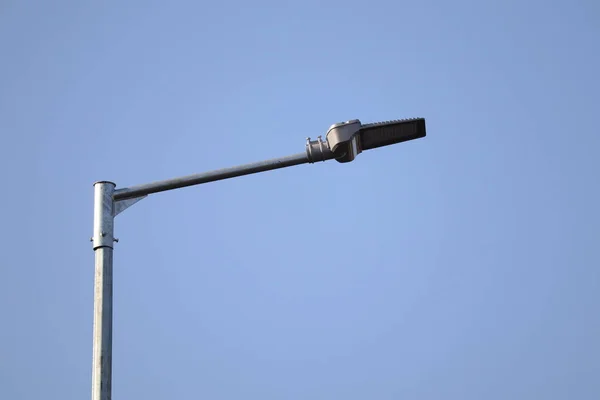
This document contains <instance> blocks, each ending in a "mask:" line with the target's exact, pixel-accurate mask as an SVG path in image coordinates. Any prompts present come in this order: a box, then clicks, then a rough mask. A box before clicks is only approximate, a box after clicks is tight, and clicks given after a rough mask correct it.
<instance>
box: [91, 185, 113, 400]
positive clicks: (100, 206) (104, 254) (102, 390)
mask: <svg viewBox="0 0 600 400" xmlns="http://www.w3.org/2000/svg"><path fill="white" fill-rule="evenodd" d="M114 190H115V184H114V183H112V182H97V183H96V184H95V185H94V235H93V237H92V242H93V246H94V253H95V259H96V268H95V274H94V328H93V335H94V338H93V343H94V344H93V356H92V400H110V399H111V386H112V376H111V375H112V299H113V242H114V224H113V222H114V201H113V196H112V195H113V192H114Z"/></svg>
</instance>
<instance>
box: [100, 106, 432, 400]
mask: <svg viewBox="0 0 600 400" xmlns="http://www.w3.org/2000/svg"><path fill="white" fill-rule="evenodd" d="M424 136H425V119H423V118H413V119H407V120H397V121H389V122H381V123H375V124H365V125H363V124H361V123H360V121H359V120H352V121H347V122H342V123H339V124H334V125H332V126H331V127H330V128H329V130H328V131H327V135H326V140H325V141H324V140H322V139H321V136H319V137H318V139H317V140H311V139H310V138H307V140H306V151H305V152H304V153H299V154H294V155H291V156H287V157H282V158H276V159H272V160H267V161H261V162H257V163H252V164H245V165H241V166H238V167H232V168H224V169H219V170H215V171H211V172H204V173H200V174H194V175H188V176H184V177H179V178H174V179H168V180H164V181H158V182H153V183H147V184H142V185H138V186H132V187H129V188H123V189H115V184H114V183H112V182H108V181H100V182H96V183H95V184H94V227H93V236H92V243H93V249H94V253H95V263H96V266H95V274H94V328H93V357H92V400H111V395H112V314H113V312H112V304H113V246H114V243H115V242H117V241H118V239H116V238H115V237H114V219H115V217H116V216H117V215H118V214H119V213H121V212H123V211H124V210H125V209H127V208H129V207H131V206H132V205H133V204H135V203H137V202H138V201H140V200H142V199H143V198H145V197H146V196H148V195H149V194H152V193H158V192H164V191H167V190H173V189H179V188H183V187H187V186H193V185H199V184H202V183H208V182H213V181H218V180H223V179H228V178H234V177H237V176H243V175H249V174H255V173H259V172H264V171H270V170H274V169H279V168H286V167H291V166H294V165H300V164H306V163H315V162H319V161H326V160H331V159H335V160H337V161H339V162H341V163H345V162H349V161H352V160H354V158H355V157H356V156H357V155H358V154H360V153H361V152H362V151H363V150H369V149H373V148H377V147H381V146H388V145H390V144H394V143H400V142H404V141H408V140H413V139H418V138H421V137H424Z"/></svg>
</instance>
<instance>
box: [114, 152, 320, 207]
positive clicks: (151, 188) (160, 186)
mask: <svg viewBox="0 0 600 400" xmlns="http://www.w3.org/2000/svg"><path fill="white" fill-rule="evenodd" d="M308 162H309V159H308V157H307V155H306V153H299V154H294V155H291V156H287V157H282V158H275V159H272V160H267V161H260V162H257V163H252V164H245V165H240V166H237V167H232V168H223V169H218V170H215V171H210V172H204V173H200V174H194V175H188V176H184V177H181V178H174V179H167V180H164V181H158V182H153V183H147V184H145V185H138V186H132V187H130V188H124V189H118V190H116V191H115V193H114V195H113V197H114V199H115V200H125V199H131V198H134V197H139V196H145V195H148V194H151V193H158V192H164V191H166V190H172V189H179V188H183V187H187V186H193V185H199V184H201V183H208V182H214V181H219V180H222V179H228V178H234V177H236V176H243V175H249V174H255V173H257V172H263V171H270V170H273V169H278V168H285V167H291V166H294V165H299V164H306V163H308Z"/></svg>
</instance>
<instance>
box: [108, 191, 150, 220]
mask: <svg viewBox="0 0 600 400" xmlns="http://www.w3.org/2000/svg"><path fill="white" fill-rule="evenodd" d="M145 198H146V196H140V197H134V198H132V199H126V200H119V201H115V209H114V212H113V214H114V216H115V217H116V216H117V215H119V214H121V213H122V212H123V211H125V210H127V209H128V208H129V207H131V206H132V205H134V204H135V203H137V202H138V201H140V200H142V199H145Z"/></svg>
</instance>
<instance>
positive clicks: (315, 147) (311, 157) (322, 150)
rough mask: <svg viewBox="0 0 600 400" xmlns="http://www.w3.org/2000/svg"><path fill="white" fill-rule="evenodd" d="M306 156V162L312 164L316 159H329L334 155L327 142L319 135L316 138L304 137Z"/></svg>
mask: <svg viewBox="0 0 600 400" xmlns="http://www.w3.org/2000/svg"><path fill="white" fill-rule="evenodd" d="M306 157H308V162H309V163H311V164H313V163H316V162H318V161H327V160H331V159H332V158H333V157H334V155H333V153H332V152H331V150H330V149H329V145H328V144H327V142H325V141H324V140H323V139H322V137H321V136H319V137H317V140H310V138H306Z"/></svg>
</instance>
